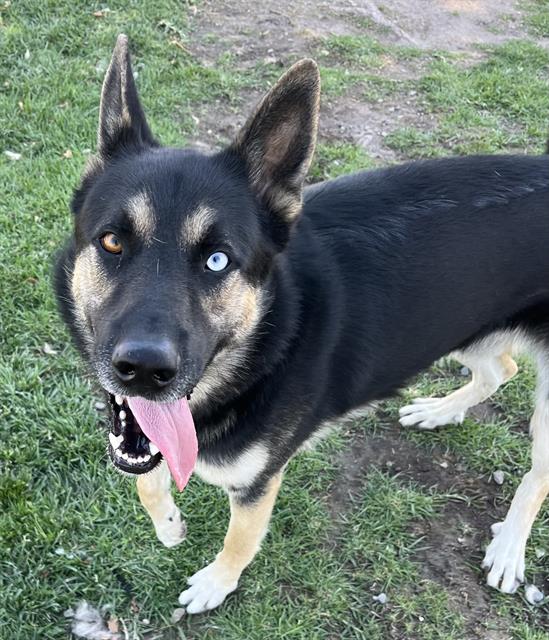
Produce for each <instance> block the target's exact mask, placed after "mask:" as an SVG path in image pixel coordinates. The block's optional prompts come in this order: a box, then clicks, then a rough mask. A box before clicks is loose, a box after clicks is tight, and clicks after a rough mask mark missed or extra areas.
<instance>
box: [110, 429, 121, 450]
mask: <svg viewBox="0 0 549 640" xmlns="http://www.w3.org/2000/svg"><path fill="white" fill-rule="evenodd" d="M123 440H124V436H122V435H120V436H115V435H114V433H112V432H109V442H110V443H111V447H112V448H113V449H115V450H116V449H118V447H119V446H120V445H121V444H122V441H123Z"/></svg>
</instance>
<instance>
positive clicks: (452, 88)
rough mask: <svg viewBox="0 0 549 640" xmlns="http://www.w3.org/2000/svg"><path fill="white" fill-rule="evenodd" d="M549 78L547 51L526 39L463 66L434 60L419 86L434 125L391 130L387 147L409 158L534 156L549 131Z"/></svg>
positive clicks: (452, 62)
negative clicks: (435, 117)
mask: <svg viewBox="0 0 549 640" xmlns="http://www.w3.org/2000/svg"><path fill="white" fill-rule="evenodd" d="M548 75H549V52H547V50H545V49H543V48H541V47H540V46H538V45H536V44H533V43H531V42H526V41H517V40H515V41H510V42H509V43H507V44H505V45H502V46H500V47H497V48H495V49H493V50H492V51H491V52H490V55H489V57H488V58H487V59H486V60H484V61H482V62H480V63H478V64H476V65H474V66H471V67H466V68H463V67H462V66H461V65H460V64H458V63H457V62H456V61H449V60H446V59H444V58H439V59H437V60H435V61H434V62H433V63H432V64H431V68H430V71H429V72H428V73H427V74H426V75H425V76H424V77H423V78H422V79H421V80H420V82H419V84H418V88H419V92H420V96H421V98H422V99H423V101H424V105H425V107H426V108H427V109H428V110H431V111H433V112H434V113H436V114H437V115H438V126H437V127H436V128H435V129H434V130H431V131H421V130H418V129H415V128H413V127H404V128H399V129H396V130H394V131H393V132H392V133H391V134H390V136H389V137H388V144H389V146H391V147H392V148H393V149H396V150H398V151H400V152H401V153H403V154H405V155H406V156H408V157H428V156H441V155H447V154H448V153H455V154H466V153H495V152H498V151H502V150H507V151H509V150H516V151H520V152H530V153H533V152H539V151H540V150H541V148H542V145H543V142H542V141H543V140H544V139H545V137H546V133H547V131H548V128H549V127H548V117H547V114H548V113H549V91H548V83H547V77H548Z"/></svg>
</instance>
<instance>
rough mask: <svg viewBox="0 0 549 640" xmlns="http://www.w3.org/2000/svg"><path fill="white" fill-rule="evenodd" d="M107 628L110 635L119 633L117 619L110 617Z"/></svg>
mask: <svg viewBox="0 0 549 640" xmlns="http://www.w3.org/2000/svg"><path fill="white" fill-rule="evenodd" d="M107 627H108V628H109V631H110V632H111V633H118V632H119V631H120V625H119V624H118V618H116V617H115V616H111V617H110V618H109V621H108V622H107Z"/></svg>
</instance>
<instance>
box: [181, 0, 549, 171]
mask: <svg viewBox="0 0 549 640" xmlns="http://www.w3.org/2000/svg"><path fill="white" fill-rule="evenodd" d="M334 35H335V36H340V35H366V36H371V37H374V38H375V39H376V40H378V41H379V42H382V43H383V44H386V45H402V46H408V47H409V46H411V47H415V48H418V49H421V50H423V51H425V52H426V54H429V53H430V52H432V51H433V50H437V49H444V50H446V51H452V52H458V53H461V54H464V55H466V57H467V59H468V61H469V62H470V61H471V60H473V61H474V60H477V59H479V58H480V57H482V56H483V55H484V53H483V52H482V51H481V50H480V49H479V47H478V45H479V44H483V45H486V44H494V45H496V44H501V43H503V42H505V41H507V40H509V39H511V38H518V37H526V35H527V34H526V31H525V28H524V26H523V15H522V12H521V10H520V8H519V4H518V3H517V2H516V1H515V0H410V1H409V0H386V1H385V2H375V1H373V0H363V1H361V2H356V1H355V0H341V2H338V3H329V2H314V1H313V0H294V1H292V2H287V1H286V0H276V1H275V0H264V2H261V3H253V4H252V3H249V2H246V1H245V0H234V1H233V0H231V1H229V0H215V1H213V0H212V1H205V2H203V3H201V4H200V7H199V8H198V9H197V10H196V12H195V15H194V17H193V18H192V20H191V34H190V39H189V42H188V47H189V50H190V51H191V52H192V55H193V56H195V57H196V58H197V59H198V60H199V61H200V62H202V63H203V64H206V65H209V66H213V65H215V64H216V62H217V60H218V59H219V57H220V56H221V55H223V54H230V55H231V56H232V57H233V58H234V59H235V63H234V64H235V72H237V73H246V70H247V69H251V68H253V67H255V66H256V65H257V64H258V63H261V62H265V63H268V64H274V65H278V66H279V67H280V69H281V72H282V69H284V68H287V67H288V66H289V65H290V64H291V63H292V62H293V61H295V60H296V59H298V58H300V57H304V56H316V55H317V54H318V52H319V47H321V43H322V40H323V39H324V38H326V37H329V36H334ZM540 42H541V43H542V44H545V45H548V46H549V43H548V41H540ZM465 63H468V62H467V60H466V61H465ZM424 64H425V60H424V59H422V58H411V59H410V60H398V61H397V60H389V61H388V63H387V65H385V66H383V68H381V69H377V70H375V71H374V72H375V73H376V74H379V75H380V76H382V77H384V78H390V79H393V80H396V81H397V82H398V81H400V80H410V79H413V78H417V77H418V76H419V75H421V73H422V69H423V68H424ZM262 93H263V91H262V89H261V88H258V90H257V91H253V90H249V91H245V92H242V93H241V95H240V99H241V101H240V102H239V104H237V105H235V104H234V103H230V102H229V101H223V100H219V101H216V102H215V103H214V104H211V105H208V106H207V107H203V108H201V109H200V110H198V111H197V113H196V116H197V117H198V121H199V122H198V125H197V129H198V131H197V135H196V137H195V139H194V140H192V142H193V143H195V144H196V143H200V144H204V145H206V146H208V147H210V148H217V147H219V146H221V145H223V144H225V143H226V142H227V141H228V140H230V139H231V138H232V137H233V136H234V134H235V133H236V131H237V130H238V128H239V127H240V126H241V125H242V124H243V122H244V119H245V116H246V115H247V114H248V113H250V111H251V110H252V108H253V105H254V104H255V103H257V101H258V100H259V98H260V96H261V95H262ZM405 126H409V127H416V128H419V129H421V130H423V131H429V130H432V129H433V128H434V127H435V126H436V120H435V117H434V116H433V115H432V114H429V113H427V112H425V111H424V110H423V109H422V107H421V104H420V103H419V102H418V100H417V98H416V96H415V95H410V93H409V91H408V90H407V89H405V88H404V87H403V88H402V91H397V92H396V93H393V94H392V95H391V96H389V97H387V98H383V99H380V100H375V99H374V100H372V99H370V98H369V96H368V94H367V93H365V92H363V91H361V90H360V89H353V88H352V87H351V88H350V89H349V91H348V92H346V94H345V95H343V96H340V97H337V98H333V97H330V98H328V97H327V96H325V97H324V99H323V104H322V110H321V120H320V136H321V140H322V139H324V140H327V141H334V140H335V141H347V142H352V143H354V144H358V145H360V146H362V147H364V148H365V150H366V151H367V152H368V153H369V154H370V155H371V156H372V157H374V158H378V159H380V160H382V161H386V162H391V161H394V160H396V159H398V158H399V156H398V154H396V153H395V152H394V151H393V150H391V149H390V148H388V147H387V146H386V144H385V138H386V137H387V136H388V135H389V134H390V133H391V132H392V131H394V130H396V129H398V128H401V127H405Z"/></svg>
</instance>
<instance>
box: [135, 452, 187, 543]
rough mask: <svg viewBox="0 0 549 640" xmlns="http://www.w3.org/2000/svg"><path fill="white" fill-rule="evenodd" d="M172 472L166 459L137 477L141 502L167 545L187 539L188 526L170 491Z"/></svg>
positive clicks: (158, 535) (157, 533) (161, 540)
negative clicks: (148, 471)
mask: <svg viewBox="0 0 549 640" xmlns="http://www.w3.org/2000/svg"><path fill="white" fill-rule="evenodd" d="M170 485H171V474H170V470H169V469H168V465H167V464H166V461H165V460H162V462H161V463H160V465H158V467H157V468H155V469H154V470H153V471H151V472H150V473H147V474H144V475H141V476H138V477H137V492H138V493H139V499H140V500H141V504H142V505H143V506H144V507H145V509H146V511H147V513H148V514H149V516H150V517H151V520H152V521H153V524H154V528H155V531H156V536H157V538H158V539H159V540H160V542H161V543H162V544H163V545H165V546H166V547H175V545H177V544H179V543H180V542H182V541H183V540H184V539H185V535H186V533H187V527H186V525H185V522H184V521H183V520H182V519H181V513H180V511H179V509H178V508H177V507H176V506H175V502H174V500H173V496H172V493H171V491H170Z"/></svg>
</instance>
